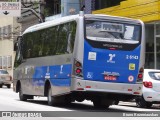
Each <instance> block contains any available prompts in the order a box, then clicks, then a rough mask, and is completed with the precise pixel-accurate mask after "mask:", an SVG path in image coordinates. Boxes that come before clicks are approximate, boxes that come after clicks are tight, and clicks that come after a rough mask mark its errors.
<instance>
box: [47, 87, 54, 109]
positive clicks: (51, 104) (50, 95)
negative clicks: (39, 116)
mask: <svg viewBox="0 0 160 120" xmlns="http://www.w3.org/2000/svg"><path fill="white" fill-rule="evenodd" d="M47 99H48V105H50V106H53V105H55V101H54V97H53V96H52V89H51V87H49V89H48V97H47Z"/></svg>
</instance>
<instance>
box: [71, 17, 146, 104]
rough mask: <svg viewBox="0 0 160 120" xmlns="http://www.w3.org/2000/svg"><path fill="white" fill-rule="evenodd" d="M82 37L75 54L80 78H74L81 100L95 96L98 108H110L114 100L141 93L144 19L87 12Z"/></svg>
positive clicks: (74, 86)
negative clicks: (88, 13) (89, 13)
mask: <svg viewBox="0 0 160 120" xmlns="http://www.w3.org/2000/svg"><path fill="white" fill-rule="evenodd" d="M79 33H80V30H79ZM79 38H82V37H81V36H79ZM82 39H83V40H84V42H81V43H79V44H77V45H78V46H81V47H77V49H78V48H81V49H78V50H77V51H79V53H78V55H76V57H75V61H74V69H73V70H74V74H75V76H76V77H75V79H74V80H73V81H72V85H73V88H72V90H73V91H76V92H75V94H76V95H77V96H78V98H79V99H80V98H81V99H83V98H85V99H91V100H92V101H93V103H94V105H95V106H96V107H102V106H107V107H108V106H109V105H111V104H112V103H113V101H120V100H122V101H127V100H130V99H133V98H134V97H136V96H137V95H141V89H142V78H143V66H144V59H145V58H144V57H145V56H144V52H145V48H144V46H145V40H144V25H143V23H142V22H141V21H139V20H132V19H126V18H119V17H111V16H101V15H85V17H84V36H83V38H82ZM80 51H81V52H82V51H83V52H82V53H81V52H80ZM81 92H84V94H79V93H81Z"/></svg>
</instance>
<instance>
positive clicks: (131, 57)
mask: <svg viewBox="0 0 160 120" xmlns="http://www.w3.org/2000/svg"><path fill="white" fill-rule="evenodd" d="M126 59H130V60H133V59H135V60H138V56H136V55H126Z"/></svg>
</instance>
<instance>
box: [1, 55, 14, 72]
mask: <svg viewBox="0 0 160 120" xmlns="http://www.w3.org/2000/svg"><path fill="white" fill-rule="evenodd" d="M11 68H12V56H11V55H8V56H0V69H11Z"/></svg>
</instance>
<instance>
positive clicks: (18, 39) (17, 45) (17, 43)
mask: <svg viewBox="0 0 160 120" xmlns="http://www.w3.org/2000/svg"><path fill="white" fill-rule="evenodd" d="M21 40H22V36H18V37H17V41H16V42H15V43H14V51H17V50H18V47H19V44H20V43H21Z"/></svg>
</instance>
